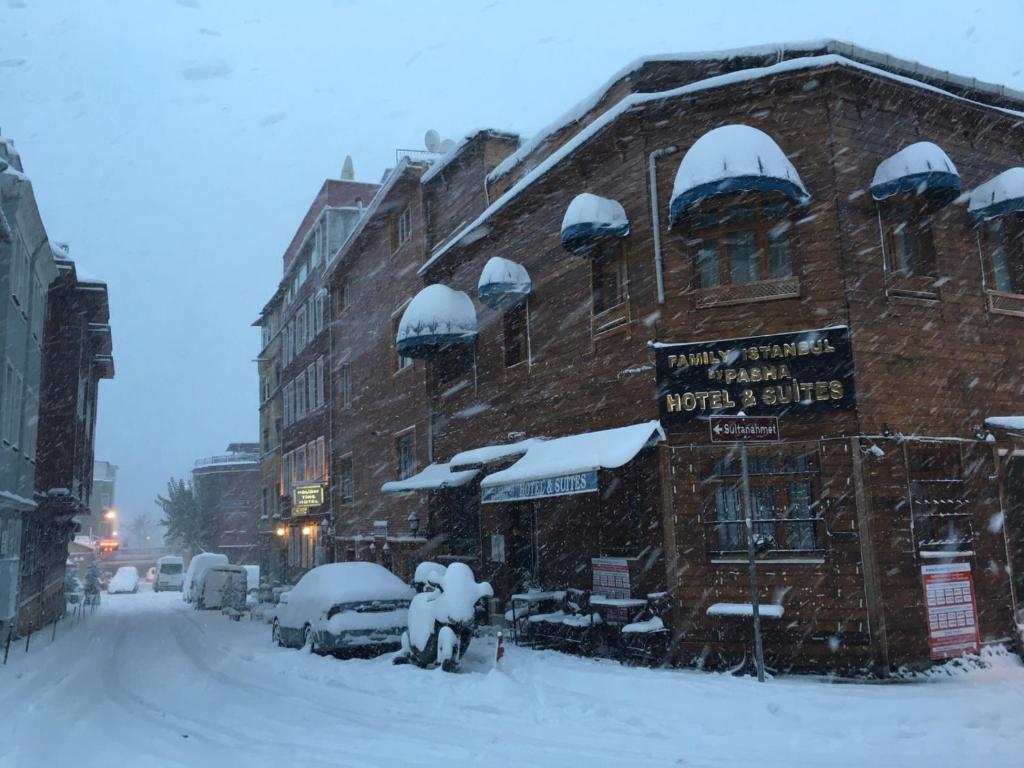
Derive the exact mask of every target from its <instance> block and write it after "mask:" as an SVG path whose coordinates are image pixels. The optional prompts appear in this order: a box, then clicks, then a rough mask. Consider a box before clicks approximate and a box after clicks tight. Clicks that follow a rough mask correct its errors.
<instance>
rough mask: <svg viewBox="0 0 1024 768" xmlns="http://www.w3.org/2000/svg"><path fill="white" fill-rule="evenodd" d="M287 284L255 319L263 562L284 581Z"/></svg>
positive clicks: (267, 574)
mask: <svg viewBox="0 0 1024 768" xmlns="http://www.w3.org/2000/svg"><path fill="white" fill-rule="evenodd" d="M283 298H284V290H283V288H278V290H277V292H276V293H275V294H274V296H273V297H272V298H271V299H270V301H269V302H267V305H266V306H265V307H264V308H263V311H262V312H261V313H260V317H259V319H258V320H257V321H256V322H255V323H253V325H255V326H259V327H260V329H261V333H262V335H261V341H260V354H259V357H258V358H256V367H257V372H258V373H259V377H260V381H259V386H260V476H261V484H260V519H259V529H258V535H259V553H260V558H259V561H260V562H259V564H260V572H261V575H262V577H263V578H264V579H265V580H266V581H267V582H268V583H270V584H274V583H281V582H282V580H283V579H284V578H285V574H286V569H287V548H286V546H285V545H286V537H285V536H282V535H278V533H277V529H278V527H279V525H278V522H277V520H278V513H279V506H280V504H281V439H282V436H283V433H284V412H283V407H282V406H283V403H282V397H281V338H282V334H281V304H282V300H283Z"/></svg>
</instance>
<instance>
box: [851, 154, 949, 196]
mask: <svg viewBox="0 0 1024 768" xmlns="http://www.w3.org/2000/svg"><path fill="white" fill-rule="evenodd" d="M904 192H914V193H921V192H935V193H939V194H940V195H944V196H946V197H948V199H949V200H952V199H953V198H954V197H956V196H957V195H959V194H960V174H958V173H957V171H956V166H955V165H953V161H952V160H950V159H949V157H948V156H947V155H946V153H945V152H943V151H942V148H941V147H940V146H939V145H938V144H933V143H932V142H930V141H919V142H917V143H915V144H911V145H910V146H908V147H904V148H903V149H901V150H900V151H899V152H897V153H896V154H895V155H893V156H892V157H889V158H886V159H885V160H883V161H882V162H881V163H879V165H878V168H877V169H876V170H875V176H874V178H873V179H872V180H871V196H872V197H873V198H875V200H885V199H886V198H889V197H892V196H893V195H898V194H901V193H904Z"/></svg>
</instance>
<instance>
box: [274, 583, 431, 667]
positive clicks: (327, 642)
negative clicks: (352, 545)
mask: <svg viewBox="0 0 1024 768" xmlns="http://www.w3.org/2000/svg"><path fill="white" fill-rule="evenodd" d="M414 595H415V592H414V590H413V589H412V587H410V586H409V585H408V584H406V583H405V582H403V581H402V580H401V579H399V578H398V577H397V576H395V574H393V573H391V571H389V570H388V569H387V568H384V567H383V566H380V565H377V564H376V563H331V564H329V565H321V566H318V567H317V568H314V569H313V570H311V571H309V573H307V574H306V575H305V576H303V577H302V578H301V579H300V580H299V583H298V584H296V585H295V587H294V588H293V589H291V590H290V591H289V592H288V598H287V601H284V600H282V602H281V603H280V604H279V605H278V606H277V611H276V614H277V615H276V618H275V620H274V630H273V632H274V634H273V637H274V642H276V643H277V644H278V645H280V646H284V647H288V648H304V647H307V646H308V647H309V649H310V650H311V651H313V652H314V653H321V654H327V653H333V654H339V655H340V654H356V653H361V654H379V653H384V652H386V651H393V650H397V649H398V648H400V647H401V638H402V632H404V631H405V627H406V624H407V622H408V614H409V603H410V601H411V600H412V598H413V596H414Z"/></svg>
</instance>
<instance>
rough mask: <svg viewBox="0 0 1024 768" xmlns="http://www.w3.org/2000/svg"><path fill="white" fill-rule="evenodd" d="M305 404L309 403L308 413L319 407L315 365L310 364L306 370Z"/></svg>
mask: <svg viewBox="0 0 1024 768" xmlns="http://www.w3.org/2000/svg"><path fill="white" fill-rule="evenodd" d="M306 402H308V403H309V412H310V413H312V412H313V411H315V410H316V409H317V408H319V407H320V390H319V387H317V383H316V363H310V364H309V367H308V368H306Z"/></svg>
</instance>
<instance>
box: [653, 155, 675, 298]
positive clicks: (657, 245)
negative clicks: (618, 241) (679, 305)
mask: <svg viewBox="0 0 1024 768" xmlns="http://www.w3.org/2000/svg"><path fill="white" fill-rule="evenodd" d="M677 151H678V149H677V148H676V147H674V146H672V147H662V148H661V149H656V150H654V151H653V152H651V154H649V155H648V156H647V178H648V181H649V182H650V185H651V229H652V230H654V279H655V281H656V283H657V286H658V303H659V304H664V303H665V278H664V276H663V275H662V267H661V213H660V211H659V205H658V172H657V164H658V158H660V157H664V156H666V155H671V154H675V153H676V152H677Z"/></svg>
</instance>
